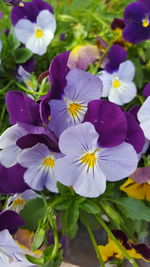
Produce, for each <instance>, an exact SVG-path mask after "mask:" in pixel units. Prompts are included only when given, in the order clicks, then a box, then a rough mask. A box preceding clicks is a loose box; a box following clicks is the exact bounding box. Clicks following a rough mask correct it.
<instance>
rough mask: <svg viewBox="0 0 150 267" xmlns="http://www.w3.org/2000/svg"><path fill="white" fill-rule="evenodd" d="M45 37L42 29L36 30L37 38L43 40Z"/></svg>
mask: <svg viewBox="0 0 150 267" xmlns="http://www.w3.org/2000/svg"><path fill="white" fill-rule="evenodd" d="M42 36H43V31H42V30H41V29H36V31H35V37H36V38H41V37H42Z"/></svg>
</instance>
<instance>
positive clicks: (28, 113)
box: [6, 91, 42, 126]
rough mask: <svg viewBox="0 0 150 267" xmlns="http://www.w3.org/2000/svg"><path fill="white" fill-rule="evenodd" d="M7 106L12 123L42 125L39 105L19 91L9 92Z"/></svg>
mask: <svg viewBox="0 0 150 267" xmlns="http://www.w3.org/2000/svg"><path fill="white" fill-rule="evenodd" d="M6 106H7V111H8V113H9V120H10V123H11V124H12V125H13V124H16V123H17V122H23V123H28V124H33V125H35V126H36V125H41V124H42V121H41V118H40V112H39V104H38V103H36V102H35V101H34V100H33V99H31V98H30V97H29V96H27V95H26V94H24V93H22V92H19V91H9V92H8V93H7V95H6Z"/></svg>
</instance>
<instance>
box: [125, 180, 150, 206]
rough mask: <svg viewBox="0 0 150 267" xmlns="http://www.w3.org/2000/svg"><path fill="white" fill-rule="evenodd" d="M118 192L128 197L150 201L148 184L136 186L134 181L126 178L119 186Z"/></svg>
mask: <svg viewBox="0 0 150 267" xmlns="http://www.w3.org/2000/svg"><path fill="white" fill-rule="evenodd" d="M120 190H122V191H123V192H125V193H126V194H127V195H128V196H129V197H134V198H136V199H146V200H148V201H150V184H149V183H148V182H147V183H143V184H138V183H136V182H135V181H134V180H132V179H130V178H128V180H127V181H126V182H125V183H124V184H122V185H121V186H120Z"/></svg>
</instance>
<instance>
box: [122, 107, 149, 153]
mask: <svg viewBox="0 0 150 267" xmlns="http://www.w3.org/2000/svg"><path fill="white" fill-rule="evenodd" d="M125 115H126V118H127V126H128V129H127V136H126V142H127V143H129V144H131V145H132V146H133V147H134V149H135V150H136V152H137V153H140V152H141V151H142V149H143V147H144V144H145V137H144V133H143V130H142V129H141V127H140V125H139V124H138V122H137V120H136V118H135V117H134V115H133V114H131V113H129V112H125Z"/></svg>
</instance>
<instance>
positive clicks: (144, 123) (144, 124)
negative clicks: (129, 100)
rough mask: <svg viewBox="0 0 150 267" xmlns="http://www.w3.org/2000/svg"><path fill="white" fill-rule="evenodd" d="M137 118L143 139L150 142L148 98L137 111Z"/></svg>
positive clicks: (149, 102)
mask: <svg viewBox="0 0 150 267" xmlns="http://www.w3.org/2000/svg"><path fill="white" fill-rule="evenodd" d="M137 116H138V120H139V122H140V126H141V128H142V129H143V132H144V134H145V137H146V138H147V139H148V140H150V96H149V97H148V98H147V99H146V100H145V102H144V104H143V105H142V106H141V108H140V109H139V111H138V114H137Z"/></svg>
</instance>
